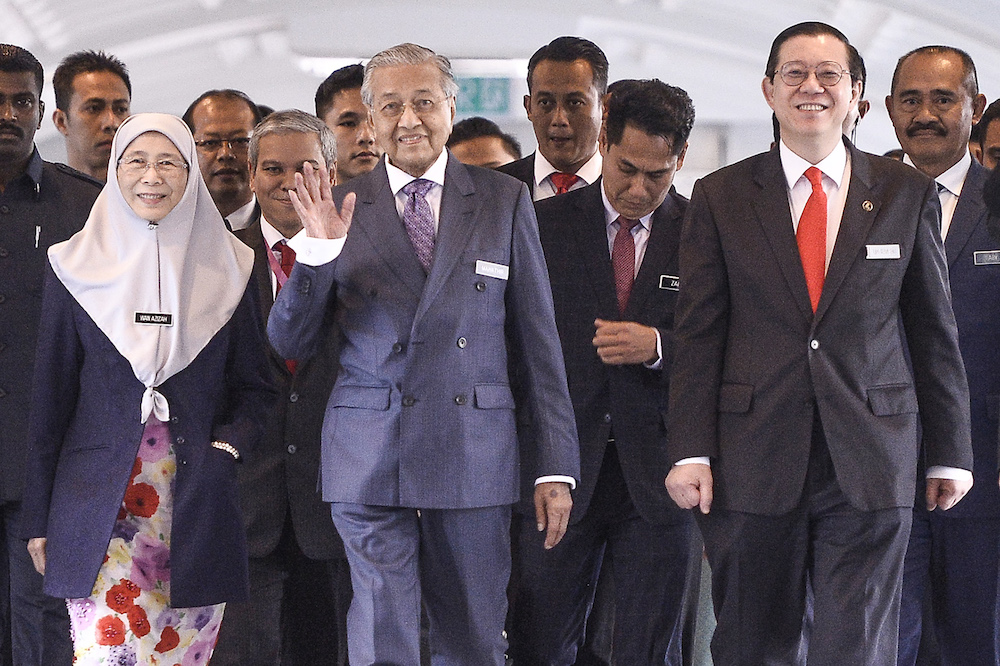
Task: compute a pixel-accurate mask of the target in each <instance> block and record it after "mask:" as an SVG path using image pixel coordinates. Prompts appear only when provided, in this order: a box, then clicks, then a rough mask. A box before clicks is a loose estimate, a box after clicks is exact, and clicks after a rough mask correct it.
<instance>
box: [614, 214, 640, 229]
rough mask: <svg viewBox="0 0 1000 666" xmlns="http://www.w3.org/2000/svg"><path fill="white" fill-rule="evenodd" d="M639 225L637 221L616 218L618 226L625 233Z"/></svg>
mask: <svg viewBox="0 0 1000 666" xmlns="http://www.w3.org/2000/svg"><path fill="white" fill-rule="evenodd" d="M637 224H639V220H630V219H629V218H627V217H621V216H619V217H618V226H619V227H620V228H622V229H624V230H625V231H632V227H634V226H635V225H637Z"/></svg>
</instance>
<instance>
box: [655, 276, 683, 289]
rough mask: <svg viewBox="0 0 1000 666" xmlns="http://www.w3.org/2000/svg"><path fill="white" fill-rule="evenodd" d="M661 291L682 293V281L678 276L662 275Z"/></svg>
mask: <svg viewBox="0 0 1000 666" xmlns="http://www.w3.org/2000/svg"><path fill="white" fill-rule="evenodd" d="M660 289H667V290H669V291H680V290H681V279H680V278H679V277H677V276H676V275H661V276H660Z"/></svg>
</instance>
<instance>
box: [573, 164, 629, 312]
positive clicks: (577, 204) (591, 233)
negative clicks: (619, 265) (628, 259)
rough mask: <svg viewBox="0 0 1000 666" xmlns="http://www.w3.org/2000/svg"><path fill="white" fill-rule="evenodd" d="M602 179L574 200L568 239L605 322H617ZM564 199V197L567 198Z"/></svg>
mask: <svg viewBox="0 0 1000 666" xmlns="http://www.w3.org/2000/svg"><path fill="white" fill-rule="evenodd" d="M601 187H602V185H601V180H600V179H598V181H597V182H596V183H594V184H593V185H590V186H588V187H585V188H583V189H581V190H580V194H579V195H578V196H574V197H573V203H574V206H573V209H572V212H571V213H570V215H569V217H568V218H567V219H566V220H565V223H566V225H567V227H568V233H567V238H568V239H569V240H570V241H571V242H572V243H574V244H575V245H576V250H577V253H578V255H579V257H580V263H581V264H582V265H583V266H586V267H587V275H588V276H589V278H590V286H591V287H592V288H593V290H594V296H595V297H596V298H597V307H598V312H600V315H601V318H602V319H612V320H613V319H618V318H619V314H618V300H617V297H616V296H615V272H614V268H613V267H612V265H611V255H610V254H609V252H608V230H607V224H606V223H605V217H604V202H603V201H602V199H601V189H600V188H601ZM564 196H565V195H564Z"/></svg>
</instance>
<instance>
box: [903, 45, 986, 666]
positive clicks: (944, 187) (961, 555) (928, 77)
mask: <svg viewBox="0 0 1000 666" xmlns="http://www.w3.org/2000/svg"><path fill="white" fill-rule="evenodd" d="M885 104H886V108H888V110H889V117H890V118H891V119H892V124H893V126H894V127H895V129H896V137H897V138H898V139H899V145H900V146H902V147H903V150H904V151H905V153H906V155H905V157H904V158H903V161H904V162H905V163H907V164H911V165H913V166H915V167H916V168H917V169H919V170H920V171H922V172H923V173H925V174H926V175H928V176H930V177H931V178H933V179H934V180H935V181H936V184H937V189H938V197H939V199H940V200H941V211H942V215H941V236H942V238H943V239H944V249H945V253H946V254H947V261H948V273H949V278H950V281H951V299H952V302H951V304H952V308H953V309H954V311H955V319H956V321H957V323H958V342H959V346H960V348H961V350H962V359H963V361H964V362H965V372H966V374H967V375H968V378H969V393H970V398H971V407H972V449H973V465H974V467H973V469H972V472H973V475H974V476H975V479H976V483H975V485H973V487H972V490H970V491H969V494H968V495H967V496H966V498H965V499H964V500H963V501H962V502H961V504H959V505H958V506H956V507H955V508H954V509H953V510H951V511H948V512H947V513H942V512H941V511H928V510H927V509H926V508H925V503H924V502H923V501H918V502H916V504H915V505H914V508H913V530H912V532H911V534H910V542H909V547H908V548H907V551H906V566H905V573H904V576H903V601H902V609H901V613H900V624H899V661H898V663H899V664H900V665H904V664H905V665H908V666H912V665H913V664H915V663H916V662H917V654H918V652H919V647H920V635H921V631H922V629H923V630H926V631H934V633H935V634H936V637H937V642H938V645H939V648H940V650H941V657H942V659H943V663H945V664H997V663H1000V661H998V659H1000V651H998V645H997V636H998V634H997V630H998V616H997V609H998V602H1000V598H998V594H997V578H998V575H1000V566H998V559H1000V552H998V550H1000V488H998V486H997V483H996V481H997V420H996V408H997V394H998V393H1000V353H998V350H997V344H996V331H997V328H998V327H1000V242H998V241H997V239H996V238H994V237H992V236H991V235H990V232H989V229H988V228H987V219H988V217H989V215H988V213H987V211H986V206H985V204H984V202H983V184H984V183H985V182H986V178H987V175H988V174H989V171H987V169H986V168H985V167H983V166H981V165H980V164H978V163H977V162H975V161H974V160H973V159H972V157H971V155H970V154H969V135H970V133H971V131H972V126H973V124H975V123H976V122H978V121H979V119H980V118H981V117H982V115H983V109H984V108H985V106H986V98H985V97H984V96H983V95H982V94H980V93H979V86H978V83H977V80H976V67H975V64H974V63H973V62H972V58H971V57H969V54H967V53H966V52H964V51H961V50H959V49H956V48H953V47H950V46H925V47H922V48H919V49H916V50H914V51H911V52H910V53H907V54H906V55H904V56H903V57H902V58H900V59H899V62H898V64H897V65H896V71H895V73H894V74H893V77H892V89H891V91H890V94H889V96H888V97H886V99H885ZM920 495H922V493H920ZM927 595H929V597H930V600H931V605H932V609H933V613H932V616H933V626H932V627H931V626H925V627H921V624H922V622H921V620H922V609H923V606H924V599H925V596H927Z"/></svg>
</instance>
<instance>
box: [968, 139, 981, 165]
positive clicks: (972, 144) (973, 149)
mask: <svg viewBox="0 0 1000 666" xmlns="http://www.w3.org/2000/svg"><path fill="white" fill-rule="evenodd" d="M969 152H970V153H972V156H973V157H974V158H976V161H977V162H979V163H980V164H982V163H983V147H982V146H981V145H980V144H979V142H978V141H969Z"/></svg>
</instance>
